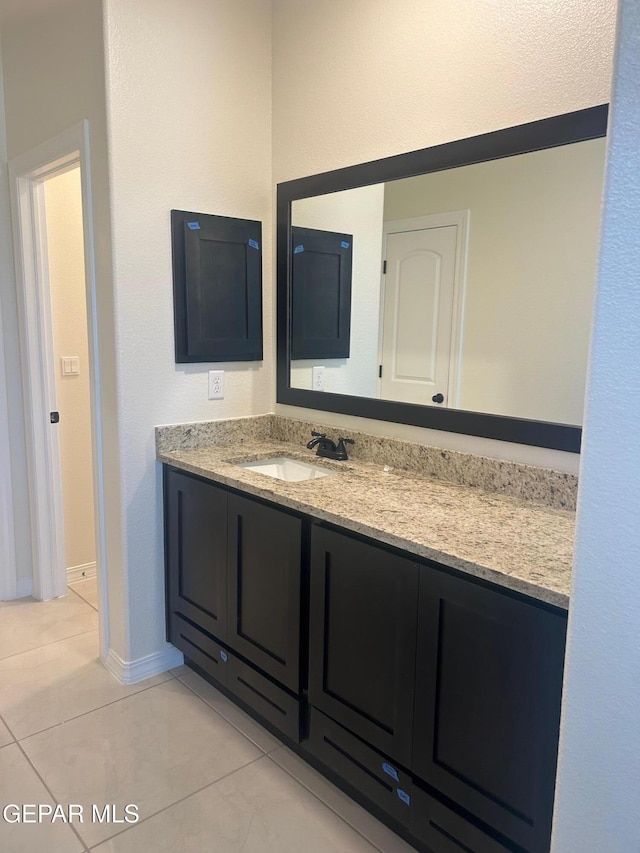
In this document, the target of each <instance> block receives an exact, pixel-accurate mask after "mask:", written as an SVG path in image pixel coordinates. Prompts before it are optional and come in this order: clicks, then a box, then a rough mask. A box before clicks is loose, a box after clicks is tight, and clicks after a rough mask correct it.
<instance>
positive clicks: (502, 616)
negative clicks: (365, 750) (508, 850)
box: [412, 567, 566, 851]
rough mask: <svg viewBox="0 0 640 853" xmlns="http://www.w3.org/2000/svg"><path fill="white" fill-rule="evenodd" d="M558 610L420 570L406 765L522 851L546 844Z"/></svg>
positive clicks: (560, 641) (560, 627)
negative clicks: (413, 700) (409, 760)
mask: <svg viewBox="0 0 640 853" xmlns="http://www.w3.org/2000/svg"><path fill="white" fill-rule="evenodd" d="M565 631H566V618H565V616H564V614H562V613H561V612H559V611H553V610H551V609H544V608H543V607H538V606H535V605H532V604H528V603H527V602H525V601H522V600H521V599H518V598H514V597H512V596H510V595H507V594H504V593H501V592H497V591H494V590H491V589H487V588H485V587H483V586H481V585H479V584H475V583H473V582H471V581H467V580H464V579H461V578H457V577H453V576H451V575H448V574H446V573H445V572H441V571H438V570H436V569H429V568H426V567H425V568H423V570H422V572H421V577H420V611H419V628H418V658H417V662H416V672H417V684H416V712H415V724H414V752H413V763H412V770H413V771H414V773H415V774H416V775H417V776H419V777H420V778H421V779H423V780H424V781H425V782H428V783H429V784H431V785H433V786H434V787H435V788H437V789H438V790H439V791H441V792H442V793H444V794H446V796H448V797H450V798H451V799H452V800H453V801H454V802H456V803H458V804H459V805H460V806H462V807H463V808H465V809H467V810H468V811H469V812H471V813H472V814H474V815H476V817H478V818H480V819H481V820H483V821H484V822H485V823H487V824H488V825H489V826H491V827H493V828H494V829H496V830H497V831H498V832H499V833H501V834H502V835H504V836H506V837H507V838H510V839H512V840H513V841H515V842H516V843H517V844H519V845H521V846H522V847H524V848H525V849H526V850H530V851H543V850H547V851H548V849H549V838H550V832H551V817H552V807H553V795H554V784H555V771H556V758H557V748H558V732H559V723H560V699H561V690H562V670H563V661H564V643H565Z"/></svg>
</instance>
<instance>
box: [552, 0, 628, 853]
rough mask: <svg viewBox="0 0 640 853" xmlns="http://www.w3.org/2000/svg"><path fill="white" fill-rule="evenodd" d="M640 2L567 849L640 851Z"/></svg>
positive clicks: (586, 542)
mask: <svg viewBox="0 0 640 853" xmlns="http://www.w3.org/2000/svg"><path fill="white" fill-rule="evenodd" d="M639 57H640V5H639V4H638V3H637V0H621V4H620V22H619V37H618V51H617V58H616V67H615V76H614V92H613V99H612V104H613V109H612V118H611V125H610V126H611V130H610V135H609V158H608V166H607V180H606V192H605V208H604V220H603V230H602V243H601V253H600V272H599V283H598V293H597V296H596V306H595V325H594V332H593V339H592V348H591V359H590V373H589V382H588V390H587V409H586V419H585V437H584V443H583V453H582V466H581V476H580V495H579V507H578V523H577V537H576V555H575V565H574V574H573V588H572V593H571V614H570V619H569V637H568V652H567V661H566V669H565V692H564V704H563V718H562V734H561V742H560V763H559V775H558V788H557V795H556V813H555V831H554V840H553V842H554V843H553V850H554V851H555V853H574V851H576V850H579V851H581V853H602V851H606V853H631V851H636V850H640V822H639V821H638V804H639V803H640V747H639V738H638V719H639V717H638V714H639V709H640V585H639V583H638V554H639V553H640V525H639V524H638V519H639V518H640V429H639V427H638V425H639V424H640V332H639V329H640V241H638V232H639V230H640V169H639V168H638V163H639V162H640V100H639V99H638V92H639V91H640V63H639V61H638V58H639Z"/></svg>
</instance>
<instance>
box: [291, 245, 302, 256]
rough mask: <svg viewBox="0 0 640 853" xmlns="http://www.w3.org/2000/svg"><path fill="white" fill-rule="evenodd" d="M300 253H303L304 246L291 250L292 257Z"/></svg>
mask: <svg viewBox="0 0 640 853" xmlns="http://www.w3.org/2000/svg"><path fill="white" fill-rule="evenodd" d="M300 252H304V246H296V247H295V249H294V250H293V254H294V255H299V254H300Z"/></svg>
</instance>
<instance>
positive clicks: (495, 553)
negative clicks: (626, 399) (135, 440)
mask: <svg viewBox="0 0 640 853" xmlns="http://www.w3.org/2000/svg"><path fill="white" fill-rule="evenodd" d="M272 456H288V457H290V458H294V459H300V460H301V461H305V462H311V463H313V464H317V465H318V466H321V467H325V468H327V469H331V470H334V471H337V472H338V473H336V475H335V476H331V477H322V478H319V479H315V480H306V481H303V482H298V483H289V482H284V481H281V480H277V479H274V478H272V477H268V476H266V475H264V474H259V473H256V472H254V471H249V470H246V469H244V468H239V467H238V466H237V464H236V463H238V462H245V461H254V460H255V461H257V460H260V459H267V458H269V457H272ZM157 458H158V460H159V461H160V462H164V463H167V464H169V465H172V466H174V467H176V468H181V469H183V470H185V471H190V472H192V473H194V474H198V475H200V476H202V477H206V478H207V479H210V480H213V481H215V482H217V483H222V484H224V485H228V486H232V487H235V488H238V489H242V490H243V491H246V492H247V493H248V494H251V495H255V496H257V497H261V498H265V499H266V500H269V501H273V502H274V503H277V504H280V505H282V506H283V507H288V508H290V509H293V510H297V511H299V512H302V513H306V514H307V515H310V516H312V517H313V518H317V519H320V520H323V521H329V522H332V523H334V524H336V525H340V526H341V527H344V528H346V529H349V530H353V531H355V532H357V533H362V534H364V535H366V536H371V537H372V538H374V539H377V540H379V541H381V542H385V543H387V544H389V545H392V546H395V547H397V548H401V549H403V550H405V551H408V552H410V553H411V554H415V555H417V556H419V557H426V558H428V559H431V560H434V561H436V562H438V563H440V564H442V565H445V566H448V567H450V568H453V569H458V570H460V571H462V572H465V573H467V574H470V575H473V576H475V577H479V578H484V579H486V580H489V581H492V582H493V583H496V584H499V585H500V586H503V587H506V588H508V589H512V590H516V591H518V592H521V593H525V594H526V595H530V596H532V597H533V598H536V599H538V600H540V601H544V602H547V603H550V604H553V605H556V606H557V607H561V608H564V609H566V608H567V607H568V605H569V590H570V583H571V564H572V556H573V536H574V513H573V512H571V511H569V510H562V509H553V508H550V507H546V506H538V505H535V504H531V503H527V502H525V501H522V500H519V499H517V498H514V497H508V496H505V495H501V494H496V493H491V492H485V491H483V490H482V489H479V488H472V487H469V486H463V485H458V484H453V483H447V482H443V481H441V480H435V479H430V478H428V477H425V476H422V475H419V474H416V473H413V472H409V471H404V470H400V469H392V470H390V471H385V470H384V466H383V465H380V464H374V463H371V462H362V461H359V460H358V461H355V460H351V459H350V460H349V461H348V462H330V461H328V460H322V459H318V458H317V457H316V456H315V454H314V453H312V452H310V451H307V450H305V449H304V448H301V447H300V446H299V445H292V444H288V443H284V442H277V441H273V440H263V439H255V438H249V437H248V438H244V439H242V438H239V437H237V438H235V439H234V440H232V441H230V442H228V443H225V444H222V445H214V446H209V447H200V448H195V449H184V450H174V451H168V450H159V451H158V454H157Z"/></svg>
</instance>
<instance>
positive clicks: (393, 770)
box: [382, 761, 400, 782]
mask: <svg viewBox="0 0 640 853" xmlns="http://www.w3.org/2000/svg"><path fill="white" fill-rule="evenodd" d="M382 769H383V770H384V772H385V773H386V774H387V776H391V778H392V779H394V780H395V781H396V782H399V781H400V777H399V776H398V771H397V770H396V768H395V767H392V766H391V765H390V764H387V762H386V761H384V762H383V763H382Z"/></svg>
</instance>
